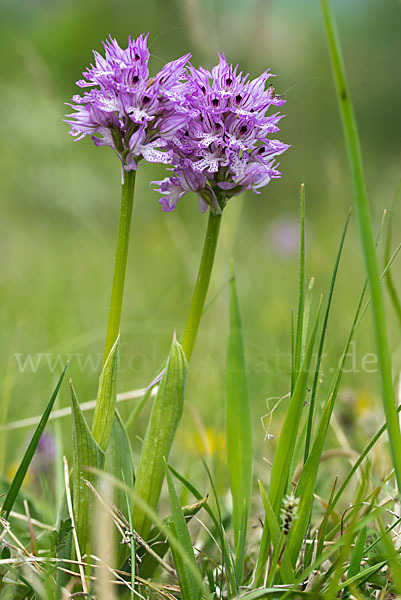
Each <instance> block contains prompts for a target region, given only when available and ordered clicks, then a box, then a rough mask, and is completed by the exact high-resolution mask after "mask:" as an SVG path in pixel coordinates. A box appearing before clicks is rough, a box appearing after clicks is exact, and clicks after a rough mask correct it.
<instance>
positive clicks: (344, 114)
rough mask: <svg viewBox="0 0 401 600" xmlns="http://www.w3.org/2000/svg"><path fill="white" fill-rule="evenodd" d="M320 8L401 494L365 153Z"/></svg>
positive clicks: (328, 13) (337, 51)
mask: <svg viewBox="0 0 401 600" xmlns="http://www.w3.org/2000/svg"><path fill="white" fill-rule="evenodd" d="M321 6H322V11H323V16H324V22H325V26H326V33H327V39H328V43H329V49H330V56H331V61H332V66H333V73H334V81H335V86H336V92H337V99H338V102H339V106H340V113H341V119H342V123H343V129H344V137H345V144H346V148H347V154H348V161H349V166H350V170H351V176H352V186H353V194H354V205H355V214H356V218H357V223H358V229H359V235H360V240H361V246H362V250H363V254H364V258H365V264H366V272H367V275H368V280H369V286H370V292H371V295H372V312H373V324H374V330H375V340H376V349H377V356H378V364H379V370H380V375H381V385H382V400H383V406H384V412H385V415H386V421H387V430H388V435H389V440H390V448H391V455H392V460H393V466H394V470H395V476H396V479H397V484H398V489H399V491H401V432H400V426H399V421H398V416H397V412H396V407H395V398H394V388H393V380H392V371H391V357H390V350H389V344H388V338H387V324H386V316H385V311H384V302H383V295H382V290H381V287H380V277H379V268H378V264H377V258H376V251H375V243H374V237H373V231H372V223H371V217H370V209H369V204H368V198H367V193H366V183H365V178H364V173H363V166H362V153H361V148H360V143H359V135H358V129H357V125H356V120H355V115H354V110H353V106H352V101H351V96H350V92H349V90H348V84H347V81H346V77H345V67H344V61H343V58H342V52H341V45H340V41H339V36H338V33H337V28H336V22H335V18H334V14H333V11H332V9H331V5H330V2H329V0H321Z"/></svg>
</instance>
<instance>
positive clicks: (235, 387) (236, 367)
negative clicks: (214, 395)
mask: <svg viewBox="0 0 401 600" xmlns="http://www.w3.org/2000/svg"><path fill="white" fill-rule="evenodd" d="M231 275H232V277H231V280H230V334H229V339H228V349H227V375H226V438H227V462H228V471H229V476H230V487H231V495H232V499H233V524H234V543H235V547H236V549H237V554H236V568H237V576H238V579H239V580H241V577H242V571H243V565H244V555H245V542H246V527H247V523H248V517H249V512H250V506H251V497H252V423H251V409H250V405H249V398H248V382H247V376H246V365H245V352H244V344H243V339H242V327H241V315H240V307H239V301H238V295H237V287H236V280H235V273H234V267H233V266H232V273H231Z"/></svg>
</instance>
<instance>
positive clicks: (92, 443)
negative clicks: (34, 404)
mask: <svg viewBox="0 0 401 600" xmlns="http://www.w3.org/2000/svg"><path fill="white" fill-rule="evenodd" d="M70 391H71V407H72V451H73V474H72V482H73V504H74V518H75V528H76V531H77V537H78V543H79V547H80V550H81V554H90V549H91V537H92V525H93V504H94V497H93V494H92V492H91V491H90V490H89V488H88V486H87V485H86V484H85V481H84V480H85V479H86V480H88V481H90V482H91V483H92V484H93V485H95V479H96V476H95V475H94V473H92V472H91V471H90V470H88V469H92V468H95V469H98V470H101V469H103V466H104V460H105V455H104V452H103V450H102V449H101V448H100V446H99V445H98V444H97V442H96V440H95V438H94V437H93V435H92V433H91V431H90V429H89V427H88V424H87V422H86V420H85V417H84V416H83V414H82V411H81V407H80V405H79V402H78V399H77V396H76V394H75V390H74V388H73V386H72V381H71V379H70Z"/></svg>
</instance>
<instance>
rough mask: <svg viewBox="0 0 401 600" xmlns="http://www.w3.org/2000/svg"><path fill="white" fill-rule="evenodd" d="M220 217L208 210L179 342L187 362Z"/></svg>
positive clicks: (212, 257)
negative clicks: (199, 256) (191, 292)
mask: <svg viewBox="0 0 401 600" xmlns="http://www.w3.org/2000/svg"><path fill="white" fill-rule="evenodd" d="M221 216H222V215H221V214H214V213H213V212H212V210H210V213H209V221H208V224H207V231H206V237H205V243H204V246H203V252H202V258H201V262H200V265H199V271H198V278H197V280H196V284H195V289H194V293H193V296H192V301H191V306H190V309H189V314H188V318H187V323H186V325H185V331H184V336H183V338H182V342H181V344H182V348H183V350H184V353H185V356H186V357H187V360H188V362H189V360H190V358H191V355H192V351H193V349H194V345H195V340H196V334H197V333H198V329H199V323H200V320H201V317H202V312H203V307H204V305H205V300H206V294H207V290H208V287H209V282H210V276H211V274H212V269H213V263H214V257H215V254H216V247H217V241H218V239H219V231H220V224H221Z"/></svg>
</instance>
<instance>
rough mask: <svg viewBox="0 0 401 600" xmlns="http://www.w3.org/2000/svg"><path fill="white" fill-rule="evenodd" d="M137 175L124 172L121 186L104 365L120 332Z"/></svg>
mask: <svg viewBox="0 0 401 600" xmlns="http://www.w3.org/2000/svg"><path fill="white" fill-rule="evenodd" d="M135 175H136V171H124V181H123V183H122V185H121V208H120V222H119V226H118V238H117V249H116V258H115V263H114V275H113V286H112V289H111V299H110V310H109V322H108V325H107V335H106V346H105V349H104V358H103V364H104V363H105V362H106V360H107V357H108V356H109V354H110V351H111V349H112V347H113V346H114V343H115V341H116V339H117V336H118V333H119V331H120V321H121V307H122V302H123V295H124V283H125V272H126V268H127V255H128V244H129V237H130V229H131V216H132V205H133V201H134V189H135Z"/></svg>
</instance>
